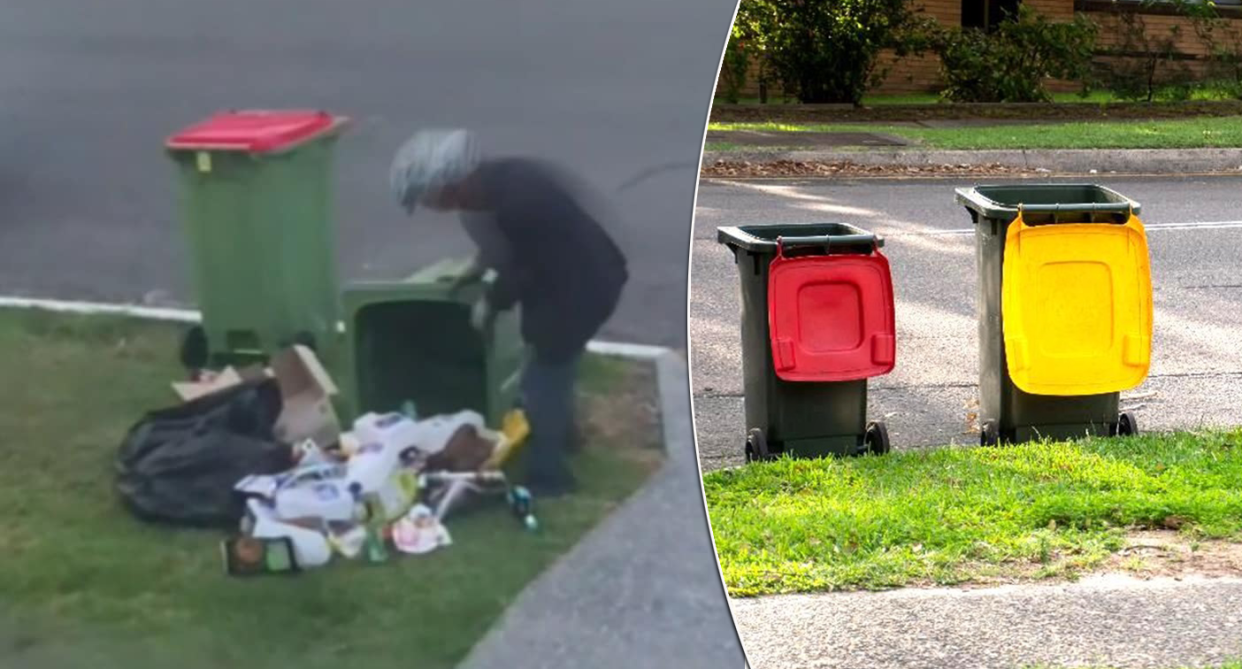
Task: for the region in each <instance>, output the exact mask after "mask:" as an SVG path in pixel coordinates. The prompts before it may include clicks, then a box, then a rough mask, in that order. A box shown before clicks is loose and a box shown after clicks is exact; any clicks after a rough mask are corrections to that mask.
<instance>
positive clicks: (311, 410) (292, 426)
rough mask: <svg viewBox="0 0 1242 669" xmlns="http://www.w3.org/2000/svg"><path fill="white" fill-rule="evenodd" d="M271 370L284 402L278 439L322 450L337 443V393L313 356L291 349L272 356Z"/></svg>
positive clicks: (339, 425) (339, 432)
mask: <svg viewBox="0 0 1242 669" xmlns="http://www.w3.org/2000/svg"><path fill="white" fill-rule="evenodd" d="M271 367H272V372H273V373H274V374H275V375H276V382H277V383H278V384H279V385H280V394H281V397H282V398H283V399H284V410H283V411H281V414H280V419H279V420H277V421H276V436H277V438H279V439H280V440H281V441H283V442H286V443H298V442H301V441H304V440H306V439H311V440H313V441H314V442H315V444H317V445H318V446H319V447H321V448H326V447H328V446H331V445H333V444H335V443H337V441H338V440H339V438H340V436H341V423H340V419H338V418H337V415H336V409H335V408H334V407H333V406H332V398H333V397H334V396H335V395H336V394H337V393H338V392H340V391H339V390H338V389H337V387H336V384H335V383H333V382H332V378H331V377H330V376H329V375H328V372H327V370H325V369H324V368H323V365H321V364H320V363H319V359H318V358H316V357H315V353H314V352H313V351H311V350H310V349H308V348H306V347H305V346H294V347H293V348H290V349H286V350H284V351H281V352H280V353H278V354H276V355H275V356H273V357H272V364H271Z"/></svg>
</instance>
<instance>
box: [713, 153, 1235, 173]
mask: <svg viewBox="0 0 1242 669" xmlns="http://www.w3.org/2000/svg"><path fill="white" fill-rule="evenodd" d="M782 160H788V161H796V162H820V163H842V162H849V163H854V164H856V165H865V166H892V167H910V166H916V167H917V166H923V165H937V166H939V165H954V166H957V165H993V164H999V165H1004V166H1006V167H1019V168H1023V169H1029V170H1047V171H1050V172H1073V173H1079V174H1086V173H1089V172H1091V170H1097V171H1099V172H1101V173H1107V172H1117V173H1120V174H1212V173H1238V172H1242V148H1236V149H1031V150H1023V149H1008V150H981V151H956V150H955V151H948V150H944V151H942V150H929V149H897V150H892V149H864V150H857V151H825V150H810V151H761V150H746V149H743V150H739V151H710V152H706V153H704V154H703V165H704V166H710V165H712V164H714V163H715V162H717V161H727V162H742V161H745V162H751V163H772V162H776V161H782Z"/></svg>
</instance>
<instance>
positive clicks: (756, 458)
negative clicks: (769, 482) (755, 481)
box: [746, 427, 773, 464]
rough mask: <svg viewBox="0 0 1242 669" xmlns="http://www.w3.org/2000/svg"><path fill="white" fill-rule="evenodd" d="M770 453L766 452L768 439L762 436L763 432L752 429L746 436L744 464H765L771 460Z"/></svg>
mask: <svg viewBox="0 0 1242 669" xmlns="http://www.w3.org/2000/svg"><path fill="white" fill-rule="evenodd" d="M772 459H773V457H772V453H771V451H769V450H768V439H767V437H765V436H763V430H760V429H759V428H757V427H756V428H752V429H751V431H750V432H748V433H747V434H746V462H747V464H749V463H751V462H765V461H767V460H772Z"/></svg>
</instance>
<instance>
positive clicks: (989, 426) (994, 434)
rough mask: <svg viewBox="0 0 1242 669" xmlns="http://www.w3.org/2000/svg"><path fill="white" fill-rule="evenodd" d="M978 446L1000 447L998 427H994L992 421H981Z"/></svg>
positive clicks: (994, 422)
mask: <svg viewBox="0 0 1242 669" xmlns="http://www.w3.org/2000/svg"><path fill="white" fill-rule="evenodd" d="M979 445H980V446H999V445H1000V427H998V426H997V425H996V421H994V420H985V421H983V426H982V427H980V429H979Z"/></svg>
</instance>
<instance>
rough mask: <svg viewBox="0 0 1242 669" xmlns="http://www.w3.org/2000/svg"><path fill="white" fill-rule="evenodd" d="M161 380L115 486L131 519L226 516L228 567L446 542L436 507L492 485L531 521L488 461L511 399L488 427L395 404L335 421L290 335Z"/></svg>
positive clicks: (512, 445)
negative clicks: (243, 365) (210, 370)
mask: <svg viewBox="0 0 1242 669" xmlns="http://www.w3.org/2000/svg"><path fill="white" fill-rule="evenodd" d="M173 387H174V390H175V391H176V392H177V394H178V395H179V396H180V397H181V399H182V400H183V402H184V403H183V404H181V405H180V406H177V407H173V408H170V409H163V410H159V411H154V412H152V413H150V414H148V415H147V416H146V417H144V418H143V419H142V420H141V421H139V422H138V423H137V424H136V425H135V426H134V427H133V428H131V430H130V432H129V434H128V435H127V437H126V439H125V441H124V443H123V444H122V446H121V449H120V453H119V454H118V458H117V489H118V491H119V493H120V495H121V498H122V500H123V501H124V502H125V503H126V505H127V506H128V507H129V508H130V510H131V511H133V512H134V513H135V514H136V515H138V516H139V517H140V518H143V519H146V520H151V521H158V522H166V523H173V524H178V525H192V526H217V527H224V528H231V529H232V530H233V532H235V533H236V534H235V536H233V537H232V538H230V539H228V540H226V541H224V542H223V544H222V552H223V557H224V563H225V568H226V570H227V571H228V573H230V574H235V575H244V574H259V573H273V572H296V571H300V570H302V569H307V568H313V567H319V566H322V565H325V564H328V563H329V562H330V561H331V560H332V559H333V557H334V556H340V557H344V558H350V559H353V558H358V557H362V558H364V559H366V560H367V561H369V562H384V561H387V560H388V559H390V556H391V552H392V551H393V550H395V551H396V552H398V553H407V554H422V553H428V552H430V551H433V550H435V549H437V548H440V547H444V546H448V545H450V543H451V541H452V540H451V538H450V535H449V532H448V529H447V528H446V527H445V526H444V521H445V519H446V517H447V516H448V515H449V514H450V513H451V511H452V510H453V509H455V508H457V507H458V506H459V505H460V504H462V503H463V502H465V501H467V500H469V499H471V498H478V497H479V496H480V495H495V496H498V497H503V499H504V500H505V501H506V503H507V504H508V505H509V507H510V509H511V510H512V512H513V513H514V515H515V516H516V517H517V518H518V519H519V520H520V521H521V523H522V524H523V525H524V526H525V527H526V528H527V529H529V530H535V529H537V527H538V523H537V521H536V520H535V517H534V515H533V514H532V500H531V498H530V494H529V493H528V492H527V491H526V490H525V489H524V488H522V487H520V486H513V485H510V484H509V482H508V480H507V479H506V477H505V474H504V472H503V471H502V470H501V466H502V465H503V464H504V463H505V462H507V461H508V459H509V457H510V456H511V455H512V454H513V452H514V451H515V449H516V448H517V447H518V446H519V445H520V444H521V443H522V441H523V440H524V439H525V437H526V435H527V433H528V431H529V427H528V425H527V423H526V421H525V417H524V416H523V414H522V413H521V412H520V411H514V412H511V413H510V414H509V415H508V416H507V417H506V419H505V422H504V425H503V426H501V429H500V430H499V431H495V430H492V429H489V428H488V427H487V426H486V425H485V424H484V420H483V417H482V416H480V415H479V414H478V413H476V412H474V411H460V412H458V413H455V414H448V415H439V416H431V417H426V418H419V417H418V416H417V415H416V413H415V407H414V406H413V405H412V404H410V403H406V406H405V407H404V408H403V410H402V411H401V412H399V413H386V414H376V413H368V414H365V415H363V416H360V417H359V418H358V419H357V420H355V421H354V423H353V425H352V429H351V430H349V431H347V432H343V431H342V430H341V427H340V423H339V420H338V418H337V415H336V412H335V410H334V409H333V404H332V398H333V396H334V395H336V393H337V389H336V387H335V385H334V384H333V383H332V380H331V379H330V378H329V376H328V375H327V373H326V372H325V371H324V370H323V368H322V366H321V365H320V364H319V361H318V360H317V359H316V357H315V355H314V353H313V352H311V351H310V350H309V349H307V348H304V347H300V346H295V347H293V348H291V349H288V350H285V351H283V352H281V353H280V354H278V355H276V356H274V357H273V358H272V361H271V365H270V368H248V369H242V370H239V369H234V368H226V369H225V370H223V371H221V372H219V373H217V374H212V375H209V376H205V377H203V378H200V379H197V380H196V381H194V382H190V383H176V384H173Z"/></svg>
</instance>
